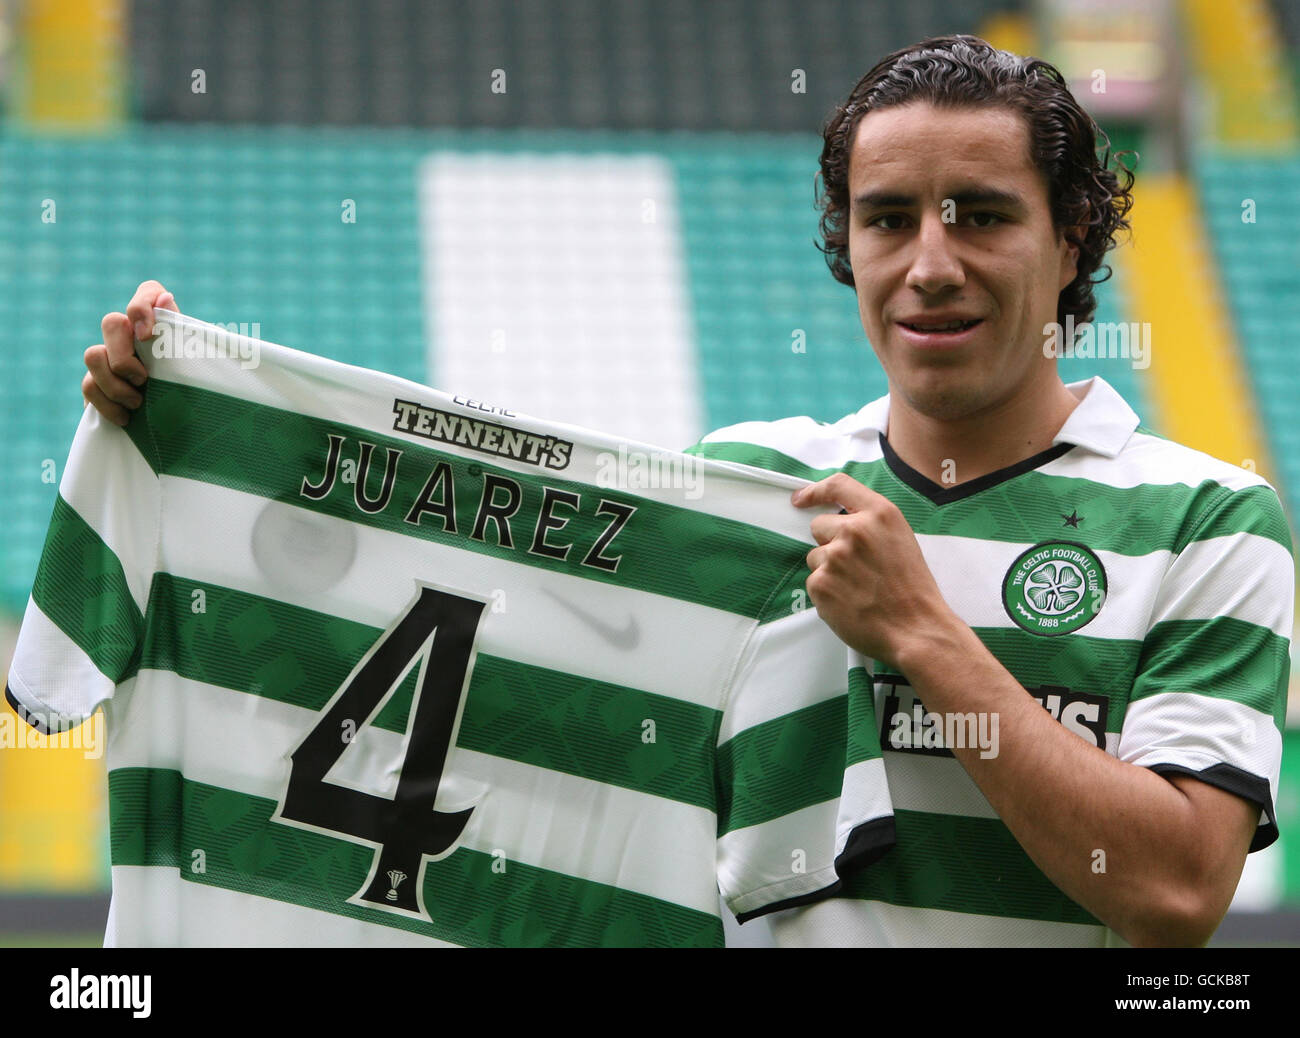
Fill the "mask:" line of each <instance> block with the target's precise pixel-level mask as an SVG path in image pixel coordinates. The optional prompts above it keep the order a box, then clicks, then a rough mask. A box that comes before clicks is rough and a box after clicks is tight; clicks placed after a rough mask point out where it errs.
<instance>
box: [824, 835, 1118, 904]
mask: <svg viewBox="0 0 1300 1038" xmlns="http://www.w3.org/2000/svg"><path fill="white" fill-rule="evenodd" d="M894 824H895V826H896V827H897V833H898V843H897V845H896V846H895V847H894V848H893V849H892V850H890V851H888V852H887V853H886V854H885V856H884V857H883V858H881V859H880V860H879V861H878V862H876V863H875V864H874V865H872V866H870V867H869V868H866V869H863V870H861V871H859V872H857V873H855V874H854V875H853V876H851V877H850V878H849V879H848V880H847V882H846V883H845V886H844V888H843V890H842V892H841V893H840V894H839V895H837V896H839V897H845V898H853V899H856V900H861V901H884V902H886V903H888V904H892V905H902V906H906V907H908V908H938V909H943V910H945V911H949V912H972V913H976V914H979V915H990V916H1004V917H1012V918H1017V919H1037V920H1041V921H1045V922H1054V923H1085V924H1088V925H1092V926H1099V925H1101V924H1100V923H1099V922H1098V921H1097V920H1096V919H1094V918H1093V917H1092V915H1091V914H1089V913H1088V912H1087V911H1085V910H1084V909H1083V908H1082V907H1080V906H1079V905H1078V904H1076V903H1075V902H1074V901H1072V900H1070V899H1069V898H1068V897H1066V896H1065V894H1063V893H1061V891H1060V890H1059V889H1058V888H1057V887H1056V886H1055V885H1054V884H1053V883H1052V881H1051V880H1049V879H1048V878H1047V877H1046V876H1045V875H1043V872H1042V870H1041V869H1039V868H1038V866H1037V865H1035V864H1034V863H1033V862H1032V861H1031V860H1030V859H1029V856H1028V855H1027V854H1026V853H1025V852H1024V850H1023V849H1022V848H1021V846H1020V844H1018V843H1017V842H1016V840H1015V837H1013V836H1012V835H1011V832H1010V830H1009V829H1007V827H1006V825H1005V824H1004V823H1003V822H1002V821H1001V820H999V819H996V818H965V817H962V816H959V815H945V814H932V813H930V812H926V811H896V812H895V813H894Z"/></svg>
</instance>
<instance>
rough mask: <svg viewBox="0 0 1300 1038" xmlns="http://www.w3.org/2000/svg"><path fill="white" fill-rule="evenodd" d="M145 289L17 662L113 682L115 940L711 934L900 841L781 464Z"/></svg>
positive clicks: (81, 688)
mask: <svg viewBox="0 0 1300 1038" xmlns="http://www.w3.org/2000/svg"><path fill="white" fill-rule="evenodd" d="M157 315H158V329H159V331H158V336H157V338H156V339H155V340H153V342H152V344H142V345H141V347H140V349H141V352H142V354H143V359H144V361H145V363H146V364H147V366H148V367H149V369H150V374H151V379H150V382H149V383H148V387H147V390H146V392H145V403H144V405H143V407H142V409H141V410H140V411H139V412H138V413H137V414H136V415H135V416H134V418H133V419H132V421H131V423H130V425H129V427H128V428H127V429H125V430H123V429H119V428H117V427H116V426H113V425H111V424H108V423H105V422H103V421H101V419H100V418H99V417H98V416H97V415H96V414H95V413H94V411H93V410H88V411H87V412H86V414H85V416H84V418H83V420H82V424H81V427H80V429H79V430H78V432H77V436H76V439H75V441H74V444H73V448H72V452H71V455H70V457H69V459H68V464H67V467H66V470H65V472H64V475H63V479H62V482H61V485H60V491H59V497H58V500H57V504H56V506H55V510H54V517H53V520H52V522H51V525H50V530H49V534H48V538H47V541H46V546H45V550H44V553H43V556H42V559H41V562H40V567H39V571H38V574H37V577H36V581H35V584H34V587H33V590H32V597H31V600H30V602H29V604H28V608H27V613H26V616H25V618H24V622H23V627H22V631H21V634H20V637H19V642H18V646H17V650H16V653H15V656H14V662H13V666H12V669H11V671H10V674H9V677H8V686H7V692H8V695H9V698H10V701H11V702H12V703H13V704H14V706H15V708H16V709H18V710H20V711H21V712H22V713H24V714H25V715H26V717H27V719H28V720H29V722H31V723H33V724H37V725H46V726H53V727H58V726H63V725H66V724H68V723H70V722H72V721H76V720H79V719H81V718H84V717H86V716H88V715H89V714H90V713H91V712H92V711H94V710H95V708H96V707H97V706H99V705H100V704H102V705H103V709H104V712H105V714H106V718H107V728H108V748H107V765H108V780H109V802H110V825H111V849H112V872H113V901H112V909H111V913H110V918H109V926H108V933H107V936H106V943H108V944H122V945H141V944H147V945H158V944H163V945H189V944H201V945H227V944H239V945H304V944H313V945H316V944H327V945H367V944H395V943H397V944H439V943H442V944H455V945H534V944H536V945H718V944H720V943H721V941H722V926H721V920H720V916H719V911H718V894H719V891H721V894H722V896H723V899H724V900H725V901H726V903H727V905H728V906H729V907H730V908H731V909H732V911H734V912H735V913H737V914H738V915H739V916H741V917H742V918H747V917H750V916H753V915H759V914H763V913H765V912H769V911H773V910H775V909H777V908H780V907H782V906H783V905H788V904H792V903H794V904H799V903H805V902H808V901H811V900H815V899H816V898H818V897H820V896H823V895H825V894H828V893H830V892H832V891H833V890H835V889H837V887H838V885H839V884H840V882H841V873H842V872H846V871H847V870H848V869H850V868H851V867H853V866H855V865H856V864H859V863H861V862H864V861H869V860H872V859H874V858H875V857H877V856H878V855H879V854H880V853H881V852H883V850H884V849H886V848H887V847H888V846H889V845H890V844H891V843H892V840H893V820H892V816H891V809H890V804H889V799H888V791H887V788H886V786H885V781H884V775H883V764H882V761H881V757H880V748H879V744H878V741H877V739H876V735H875V731H876V728H875V725H874V722H873V721H872V719H871V713H872V709H873V707H872V702H871V697H870V695H869V694H867V693H866V692H865V691H864V690H863V689H862V688H861V686H860V685H858V686H855V688H856V689H857V691H853V690H851V689H850V688H849V685H848V682H847V680H846V675H845V673H844V670H843V667H842V665H841V664H842V658H843V652H842V650H843V647H842V645H841V643H839V642H838V641H837V640H836V638H835V637H834V635H833V634H832V633H831V632H830V631H829V629H827V628H826V627H825V625H824V624H822V623H821V621H820V620H819V619H818V618H817V616H816V612H815V611H814V610H813V609H812V608H811V607H807V606H806V600H805V598H804V594H803V580H804V578H805V576H806V573H807V570H806V566H805V563H804V557H805V554H806V552H807V551H808V549H809V547H810V546H811V544H812V541H811V538H810V536H809V534H808V519H809V516H808V514H807V513H806V512H802V511H800V510H798V509H795V508H794V507H793V506H791V505H790V503H789V495H790V492H791V490H792V489H793V488H794V487H796V486H798V485H800V481H799V480H795V479H791V478H789V477H783V476H774V475H772V474H770V473H764V472H756V471H752V470H746V469H743V468H741V467H739V466H733V465H729V464H723V463H713V462H703V461H701V459H694V458H688V457H686V456H685V455H681V454H669V453H667V452H663V451H656V450H654V449H653V448H648V447H642V446H640V445H637V444H629V443H626V442H623V441H619V440H616V439H614V438H612V437H606V436H603V435H601V434H599V433H595V432H591V431H589V430H584V429H579V428H576V427H572V426H565V425H560V424H556V423H553V422H545V421H540V420H536V419H532V418H526V417H522V416H518V415H514V414H511V413H509V412H508V411H503V410H502V409H500V408H494V407H491V406H489V405H486V404H483V403H480V402H477V401H466V400H460V399H458V398H453V397H450V396H447V395H444V394H441V393H438V392H435V391H433V390H429V389H426V388H424V387H421V386H418V385H415V384H413V383H409V382H405V381H403V380H400V379H396V378H392V377H390V376H387V375H384V374H380V373H378V372H373V371H366V370H362V369H358V368H351V367H346V366H344V365H341V364H336V363H333V362H331V361H327V360H323V359H321V358H318V357H314V356H311V355H309V354H305V353H300V352H297V351H294V350H289V349H286V348H284V347H280V346H275V345H272V344H270V343H263V342H258V341H256V340H253V339H249V338H247V337H243V336H239V335H237V334H234V333H227V332H226V331H224V330H222V329H220V328H217V327H216V326H213V325H206V324H203V323H202V322H198V321H195V320H193V319H190V318H182V317H179V316H178V315H175V314H172V313H171V312H170V311H162V310H160V311H157ZM854 721H857V722H859V723H856V724H854V723H852V722H854ZM849 731H852V732H853V733H854V735H853V737H852V738H849V737H848V736H847V734H846V733H848V732H849Z"/></svg>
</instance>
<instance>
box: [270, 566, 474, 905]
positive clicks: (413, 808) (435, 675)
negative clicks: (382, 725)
mask: <svg viewBox="0 0 1300 1038" xmlns="http://www.w3.org/2000/svg"><path fill="white" fill-rule="evenodd" d="M485 605H486V603H485V602H480V601H477V600H475V599H472V598H465V597H463V596H461V595H456V594H452V593H450V592H448V591H443V590H441V589H438V588H434V587H429V586H428V585H423V584H422V585H420V590H419V593H418V594H417V595H416V597H415V600H414V601H413V602H412V603H411V605H410V607H409V608H408V609H407V610H406V612H404V613H403V614H402V615H401V616H399V617H398V618H397V619H396V620H395V621H394V622H393V624H392V625H391V626H390V627H389V628H388V630H387V631H385V632H384V633H383V634H382V635H381V636H380V638H379V640H378V641H377V642H375V644H374V645H373V646H371V648H370V651H369V652H367V653H366V655H365V656H364V657H363V658H362V660H361V662H360V663H359V664H358V665H357V667H356V669H355V670H353V672H352V674H351V675H350V676H349V677H348V680H347V681H346V682H344V684H343V687H342V688H340V689H339V691H338V692H336V693H335V695H334V698H333V699H332V700H331V701H330V702H329V704H328V705H327V706H326V707H325V709H324V712H323V714H322V716H321V719H320V722H319V723H318V724H317V725H316V727H315V728H313V729H312V730H311V732H310V733H309V734H308V735H307V737H306V738H305V739H304V740H303V741H302V743H301V744H300V745H299V746H298V748H297V749H296V750H294V751H293V753H292V754H291V755H290V760H291V762H292V765H291V768H290V772H289V786H288V789H287V790H286V791H285V794H284V799H283V801H282V803H281V806H280V807H279V809H278V810H277V811H276V813H275V814H274V815H273V816H272V818H273V820H276V821H281V822H289V823H291V824H296V825H301V826H302V827H304V828H307V829H314V830H317V831H326V832H330V833H336V834H339V835H341V836H345V837H347V838H349V839H352V840H355V841H358V842H360V843H366V844H369V845H371V846H373V847H375V848H376V851H375V857H374V861H373V862H372V864H371V868H370V875H369V876H368V877H367V879H366V883H365V885H364V886H363V887H362V888H361V889H360V890H359V891H358V892H357V893H356V894H355V895H354V896H353V897H351V898H349V899H348V900H349V901H351V902H353V903H357V904H364V905H368V906H369V907H372V908H383V909H387V910H389V911H391V910H393V909H397V910H399V911H403V912H410V913H414V914H417V915H419V916H421V917H423V918H424V919H429V918H430V917H429V914H428V912H427V911H426V910H425V907H424V896H423V894H424V867H425V863H426V862H427V861H428V860H429V859H430V858H437V857H438V856H440V855H443V854H445V853H447V851H449V850H450V849H451V847H452V846H453V844H455V842H456V840H457V839H458V838H459V836H460V834H461V832H462V831H463V830H464V828H465V825H466V823H468V822H469V818H470V815H471V814H473V812H474V808H472V807H470V808H467V809H466V810H463V811H455V812H440V811H436V810H434V800H435V799H436V798H437V795H438V784H439V782H440V781H441V779H442V772H443V768H444V767H445V766H446V763H447V751H448V749H449V748H450V747H451V743H452V739H453V738H454V736H455V732H456V728H457V726H458V724H459V721H460V714H461V708H462V704H463V699H464V695H465V690H466V689H467V687H468V685H469V682H468V680H467V679H468V675H469V671H470V667H471V664H472V657H473V651H474V642H475V639H476V637H477V635H478V627H479V622H480V621H481V619H482V616H483V608H484V606H485ZM417 659H418V660H419V668H420V671H419V675H418V677H417V679H416V686H415V695H414V698H413V699H412V702H411V713H410V719H409V721H408V722H407V733H406V734H407V738H406V743H407V746H406V755H405V757H404V759H403V761H402V766H401V774H400V776H399V777H398V781H397V792H396V795H395V796H394V797H393V798H392V799H391V800H390V799H389V798H388V797H385V796H379V795H377V794H374V793H367V792H364V791H363V790H359V789H351V788H349V787H346V786H340V785H336V784H334V783H332V782H327V781H326V780H325V776H326V774H327V773H328V772H329V770H330V768H331V767H333V766H334V764H335V762H337V761H338V759H339V758H340V757H341V756H342V755H343V753H344V751H345V750H346V749H347V745H348V743H347V742H346V741H345V740H344V739H343V738H342V736H341V735H340V733H341V732H343V731H345V730H347V729H348V728H349V727H350V729H351V730H353V731H356V732H358V733H360V731H361V729H362V728H363V727H364V725H366V724H369V723H370V722H371V721H373V720H374V718H375V715H376V714H378V712H379V709H380V707H381V706H382V705H383V704H384V702H385V701H387V699H388V697H389V696H390V695H391V693H392V692H393V690H394V689H395V688H396V687H397V686H398V685H399V684H400V683H401V681H402V679H403V678H404V677H405V676H406V674H407V672H408V671H409V670H410V668H411V665H412V664H413V663H415V662H416V660H417ZM349 722H351V724H350V725H349Z"/></svg>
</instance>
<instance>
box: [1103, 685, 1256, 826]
mask: <svg viewBox="0 0 1300 1038" xmlns="http://www.w3.org/2000/svg"><path fill="white" fill-rule="evenodd" d="M1119 758H1120V760H1123V761H1128V762H1129V763H1130V764H1138V765H1141V766H1142V767H1145V768H1150V767H1153V766H1155V765H1157V764H1176V765H1179V766H1181V767H1184V768H1187V769H1189V770H1191V771H1204V770H1205V769H1206V768H1210V767H1213V766H1214V765H1216V764H1229V765H1231V766H1232V767H1234V768H1239V769H1241V770H1242V771H1244V772H1247V773H1248V774H1250V775H1256V776H1259V777H1260V778H1264V779H1267V780H1268V785H1269V793H1270V795H1271V796H1272V798H1273V803H1274V804H1276V803H1277V787H1278V781H1279V779H1280V777H1281V771H1282V733H1281V732H1279V731H1278V729H1277V725H1276V724H1274V723H1273V718H1272V717H1270V716H1269V715H1268V714H1265V713H1261V712H1260V711H1258V710H1255V709H1252V708H1251V707H1248V706H1246V705H1244V704H1242V703H1234V702H1233V701H1232V700H1230V699H1219V698H1215V697H1213V696H1209V695H1197V694H1196V693H1194V692H1161V693H1159V694H1157V695H1154V696H1145V697H1143V698H1142V699H1139V700H1136V701H1135V702H1133V703H1130V704H1129V707H1128V712H1127V713H1126V714H1125V715H1124V730H1123V732H1122V733H1121V734H1120V742H1119ZM1264 821H1265V819H1264V818H1263V816H1262V813H1261V817H1260V823H1261V824H1263V823H1264Z"/></svg>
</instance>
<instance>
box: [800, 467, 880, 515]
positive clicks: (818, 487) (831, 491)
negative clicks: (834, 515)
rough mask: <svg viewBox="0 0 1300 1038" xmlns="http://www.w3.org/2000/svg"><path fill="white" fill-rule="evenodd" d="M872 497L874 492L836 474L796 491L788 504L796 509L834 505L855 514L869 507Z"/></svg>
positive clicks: (844, 476) (838, 473) (851, 478)
mask: <svg viewBox="0 0 1300 1038" xmlns="http://www.w3.org/2000/svg"><path fill="white" fill-rule="evenodd" d="M874 496H875V492H874V491H872V490H868V489H867V488H866V487H864V486H863V485H862V484H861V483H859V482H858V481H857V480H856V479H854V478H853V477H852V476H847V475H845V474H844V473H843V472H837V473H835V474H834V475H833V476H827V477H826V478H825V479H823V480H821V481H819V482H817V483H813V484H812V485H811V486H806V487H803V488H801V489H799V490H796V491H795V492H794V494H793V496H792V497H791V498H790V502H791V503H792V504H793V505H794V506H795V507H796V508H810V507H812V506H813V505H834V506H838V507H840V508H841V509H844V510H845V511H846V512H856V511H859V510H861V509H863V508H866V507H867V506H868V505H870V503H871V499H872V498H873V497H874Z"/></svg>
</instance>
